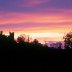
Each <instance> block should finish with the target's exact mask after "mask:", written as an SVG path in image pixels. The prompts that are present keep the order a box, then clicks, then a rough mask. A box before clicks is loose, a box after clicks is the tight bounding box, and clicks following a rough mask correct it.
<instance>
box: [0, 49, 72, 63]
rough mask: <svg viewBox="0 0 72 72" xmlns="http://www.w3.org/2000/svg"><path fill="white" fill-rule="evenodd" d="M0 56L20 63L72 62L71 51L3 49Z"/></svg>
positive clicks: (0, 50)
mask: <svg viewBox="0 0 72 72" xmlns="http://www.w3.org/2000/svg"><path fill="white" fill-rule="evenodd" d="M0 56H2V57H3V58H4V57H5V59H7V58H11V59H13V60H15V59H17V61H18V60H20V61H21V62H22V61H23V62H24V61H25V62H27V63H28V62H30V63H31V62H33V61H35V62H37V61H38V62H39V63H40V62H41V61H42V62H44V63H47V62H49V63H65V62H66V63H67V62H68V63H69V62H72V59H71V58H72V49H69V50H62V49H53V48H51V49H35V48H32V49H30V48H26V49H25V48H18V49H14V48H4V49H0Z"/></svg>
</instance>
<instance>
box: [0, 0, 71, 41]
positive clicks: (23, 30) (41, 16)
mask: <svg viewBox="0 0 72 72" xmlns="http://www.w3.org/2000/svg"><path fill="white" fill-rule="evenodd" d="M1 30H2V31H4V33H5V34H8V32H10V31H11V32H15V38H16V37H17V36H19V35H20V34H26V35H29V36H30V37H32V38H33V39H35V38H37V39H38V40H39V41H40V42H44V41H62V40H63V36H64V35H65V34H66V33H67V32H69V31H71V30H72V0H0V31H1Z"/></svg>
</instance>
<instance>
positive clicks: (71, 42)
mask: <svg viewBox="0 0 72 72" xmlns="http://www.w3.org/2000/svg"><path fill="white" fill-rule="evenodd" d="M63 38H64V42H65V44H64V47H65V49H71V48H72V32H69V33H67V34H66V35H65V36H64V37H63ZM59 45H60V46H59V47H58V49H61V44H60V43H59ZM0 48H5V49H6V48H24V49H26V48H27V49H28V48H29V49H32V48H33V49H42V48H43V49H48V48H50V49H54V48H53V47H48V45H46V44H44V45H43V44H41V43H39V41H38V40H37V39H34V40H33V41H30V38H29V37H27V39H25V37H24V36H23V35H20V36H19V37H18V38H17V39H16V40H15V39H14V32H9V35H4V34H3V31H0Z"/></svg>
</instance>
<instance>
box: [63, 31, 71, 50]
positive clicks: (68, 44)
mask: <svg viewBox="0 0 72 72" xmlns="http://www.w3.org/2000/svg"><path fill="white" fill-rule="evenodd" d="M64 42H65V48H66V49H69V48H72V32H69V33H67V34H66V35H65V36H64Z"/></svg>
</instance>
